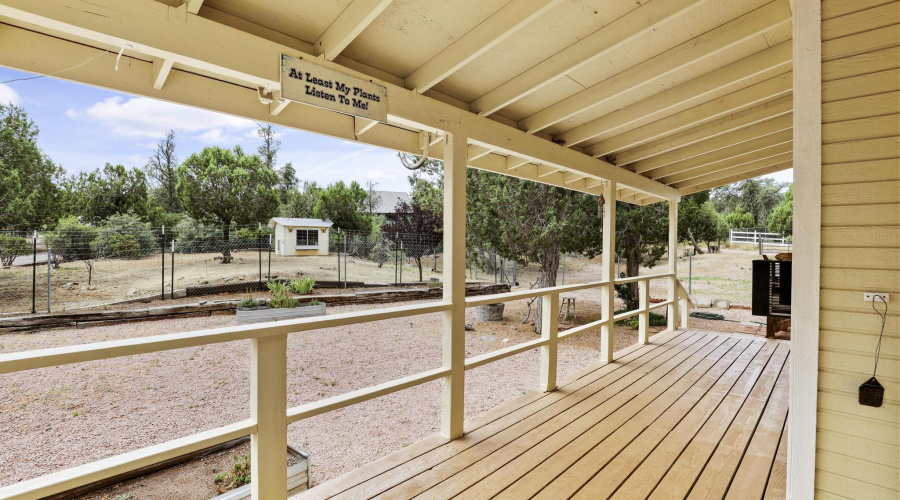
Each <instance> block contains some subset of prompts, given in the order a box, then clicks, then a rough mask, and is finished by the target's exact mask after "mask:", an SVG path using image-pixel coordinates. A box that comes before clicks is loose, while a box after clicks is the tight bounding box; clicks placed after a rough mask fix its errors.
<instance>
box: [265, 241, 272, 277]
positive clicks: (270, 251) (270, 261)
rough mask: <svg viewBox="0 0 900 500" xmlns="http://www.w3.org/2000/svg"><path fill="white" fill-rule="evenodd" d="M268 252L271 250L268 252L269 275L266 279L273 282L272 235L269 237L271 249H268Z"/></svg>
mask: <svg viewBox="0 0 900 500" xmlns="http://www.w3.org/2000/svg"><path fill="white" fill-rule="evenodd" d="M268 250H269V251H268V254H269V269H268V273H267V274H266V279H269V280H271V279H272V235H271V234H270V235H269V248H268Z"/></svg>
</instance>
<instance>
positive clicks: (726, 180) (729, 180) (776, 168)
mask: <svg viewBox="0 0 900 500" xmlns="http://www.w3.org/2000/svg"><path fill="white" fill-rule="evenodd" d="M793 166H794V162H793V161H787V162H784V163H779V164H777V165H772V166H769V167H766V168H761V169H759V170H754V171H752V172H744V173H742V174H737V175H731V176H727V177H720V178H718V179H714V180H711V181H709V182H707V183H705V184H700V185H697V186H692V187H689V188H685V189H683V190H681V191H680V193H681V195H682V196H685V195H689V194H692V193H699V192H700V191H706V190H707V189H713V188H717V187H719V186H725V185H728V184H734V183H735V182H740V181H743V180H746V179H752V178H754V177H759V176H761V175H767V174H774V173H775V172H781V171H782V170H787V169H789V168H793Z"/></svg>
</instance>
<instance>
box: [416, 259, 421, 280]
mask: <svg viewBox="0 0 900 500" xmlns="http://www.w3.org/2000/svg"><path fill="white" fill-rule="evenodd" d="M416 265H417V266H419V282H421V281H422V257H416Z"/></svg>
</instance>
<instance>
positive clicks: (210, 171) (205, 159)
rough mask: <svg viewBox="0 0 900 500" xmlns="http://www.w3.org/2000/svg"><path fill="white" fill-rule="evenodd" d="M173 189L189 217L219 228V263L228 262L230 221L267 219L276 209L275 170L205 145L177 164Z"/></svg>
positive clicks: (251, 158)
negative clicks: (176, 177) (213, 223)
mask: <svg viewBox="0 0 900 500" xmlns="http://www.w3.org/2000/svg"><path fill="white" fill-rule="evenodd" d="M177 172H178V183H177V184H176V191H177V192H178V197H179V198H180V199H181V205H182V206H183V207H184V208H185V211H186V212H187V213H188V215H190V216H191V217H193V218H195V219H199V220H211V219H212V220H215V221H216V222H218V223H219V224H220V225H221V227H222V241H223V247H224V248H223V249H222V257H223V259H222V262H223V263H229V262H231V250H230V247H229V245H228V241H229V235H230V230H231V224H232V223H235V224H249V223H254V222H262V221H266V220H268V219H269V218H270V217H272V215H274V214H275V210H276V209H277V208H278V190H277V188H276V185H277V184H278V173H277V172H275V171H274V170H272V169H271V168H268V167H266V166H265V164H263V162H262V160H260V158H259V157H258V156H256V155H246V154H244V152H243V150H241V149H240V148H239V147H235V148H234V151H233V152H232V151H230V150H228V149H224V148H219V147H208V148H204V149H203V151H201V152H200V153H199V154H196V153H195V154H192V155H191V156H190V157H189V158H188V159H187V160H185V161H184V163H182V164H181V165H180V166H179V167H178V170H177Z"/></svg>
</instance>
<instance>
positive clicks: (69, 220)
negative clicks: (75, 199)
mask: <svg viewBox="0 0 900 500" xmlns="http://www.w3.org/2000/svg"><path fill="white" fill-rule="evenodd" d="M44 243H45V244H46V245H47V247H48V248H49V249H50V250H51V251H52V252H53V254H54V255H56V256H58V257H59V258H60V259H62V260H64V261H72V260H84V259H92V258H94V257H95V256H96V254H97V228H96V227H94V226H91V225H89V224H82V223H81V222H80V221H79V220H78V217H76V216H74V215H70V216H68V217H63V218H62V219H60V220H59V222H58V223H57V224H56V230H55V231H52V232H49V233H46V234H45V235H44Z"/></svg>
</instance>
